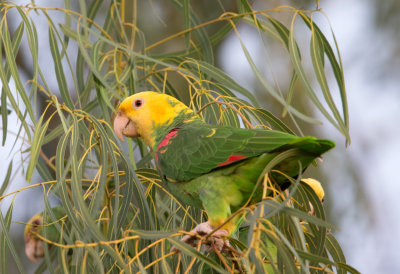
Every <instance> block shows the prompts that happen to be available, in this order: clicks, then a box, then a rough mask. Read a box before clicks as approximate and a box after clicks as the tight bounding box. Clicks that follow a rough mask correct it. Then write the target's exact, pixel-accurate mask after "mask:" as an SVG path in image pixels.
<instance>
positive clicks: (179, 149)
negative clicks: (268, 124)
mask: <svg viewBox="0 0 400 274" xmlns="http://www.w3.org/2000/svg"><path fill="white" fill-rule="evenodd" d="M171 133H173V134H168V135H167V136H166V137H165V139H164V140H163V141H161V142H160V144H159V145H158V147H157V149H156V152H155V153H156V161H157V165H158V168H159V170H160V172H161V173H162V174H163V175H164V176H166V177H168V178H170V179H174V180H178V181H189V180H191V179H193V178H196V177H198V176H200V175H202V174H205V173H209V172H210V171H212V170H214V169H216V168H218V167H219V166H221V165H224V166H225V165H229V164H230V163H229V159H230V158H232V157H235V160H238V159H244V158H249V157H254V156H258V155H261V154H263V153H267V152H279V151H285V150H288V149H290V148H298V149H300V150H304V151H305V152H306V153H307V154H311V155H313V156H314V157H318V156H320V155H321V154H322V153H324V152H325V151H327V150H329V149H330V148H332V147H333V146H334V144H333V142H331V141H328V140H318V139H316V138H314V137H298V136H295V135H291V134H288V133H284V132H279V131H273V130H266V129H256V130H251V129H243V128H231V127H214V126H211V125H207V124H200V125H186V126H184V127H182V128H179V129H175V130H174V132H171ZM232 162H234V161H232Z"/></svg>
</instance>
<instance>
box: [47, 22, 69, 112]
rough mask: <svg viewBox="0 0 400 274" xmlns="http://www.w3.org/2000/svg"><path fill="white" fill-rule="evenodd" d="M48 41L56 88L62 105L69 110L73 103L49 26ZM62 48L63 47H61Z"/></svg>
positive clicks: (56, 45) (54, 38)
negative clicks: (62, 102) (58, 90)
mask: <svg viewBox="0 0 400 274" xmlns="http://www.w3.org/2000/svg"><path fill="white" fill-rule="evenodd" d="M49 41H50V50H51V55H52V56H53V61H54V70H55V72H56V77H57V82H58V87H59V89H60V94H61V97H62V99H63V101H64V103H65V104H66V105H67V106H68V107H69V108H70V109H74V103H73V102H72V99H71V96H70V93H69V90H68V85H67V80H66V79H65V74H64V69H63V64H62V62H61V55H60V52H59V49H58V44H57V40H56V36H55V34H54V30H53V28H52V27H51V26H49ZM63 48H64V47H63Z"/></svg>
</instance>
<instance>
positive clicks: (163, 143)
mask: <svg viewBox="0 0 400 274" xmlns="http://www.w3.org/2000/svg"><path fill="white" fill-rule="evenodd" d="M176 134H178V130H176V129H173V130H171V131H170V132H169V133H168V134H167V135H166V136H165V138H164V139H163V140H162V141H161V142H160V144H159V145H158V147H157V149H156V163H158V152H159V150H160V149H161V148H163V147H165V146H166V145H168V143H169V141H170V140H171V139H172V138H174V137H175V136H176ZM166 150H167V149H166V148H165V149H163V150H161V151H160V153H164V152H165V151H166Z"/></svg>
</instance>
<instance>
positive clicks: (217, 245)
mask: <svg viewBox="0 0 400 274" xmlns="http://www.w3.org/2000/svg"><path fill="white" fill-rule="evenodd" d="M213 231H214V228H213V227H212V226H211V225H210V223H209V222H205V223H201V224H199V225H197V226H196V227H195V228H194V229H193V230H191V231H190V232H191V233H192V234H193V235H185V236H183V237H182V239H181V241H182V242H184V243H187V244H188V245H191V246H193V247H196V246H197V244H198V241H203V244H204V245H205V247H206V252H212V251H218V252H221V251H225V250H226V249H229V248H231V245H230V243H229V240H228V239H227V238H226V237H227V236H228V235H229V234H228V231H227V230H226V229H218V230H217V231H215V232H214V233H213V234H212V235H210V236H208V235H209V234H210V233H211V232H213ZM177 250H178V248H177V247H176V246H173V247H172V248H171V251H177Z"/></svg>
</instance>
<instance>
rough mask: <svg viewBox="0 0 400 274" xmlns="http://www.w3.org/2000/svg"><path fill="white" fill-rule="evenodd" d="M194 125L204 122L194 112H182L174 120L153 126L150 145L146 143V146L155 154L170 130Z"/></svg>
mask: <svg viewBox="0 0 400 274" xmlns="http://www.w3.org/2000/svg"><path fill="white" fill-rule="evenodd" d="M195 124H204V121H203V120H202V119H201V118H200V117H199V116H198V115H197V114H196V113H194V112H182V113H180V114H179V115H177V116H176V117H174V119H172V120H170V121H168V122H166V123H164V124H162V125H158V126H154V128H153V132H152V134H151V138H150V143H148V145H149V146H150V147H151V148H152V149H153V151H154V152H155V151H156V149H157V147H158V145H159V144H160V143H161V142H162V141H163V140H164V139H165V137H166V136H167V135H168V134H169V133H170V132H171V131H172V130H178V129H180V128H184V127H186V126H189V125H195ZM145 141H146V140H145ZM146 143H147V142H146Z"/></svg>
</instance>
